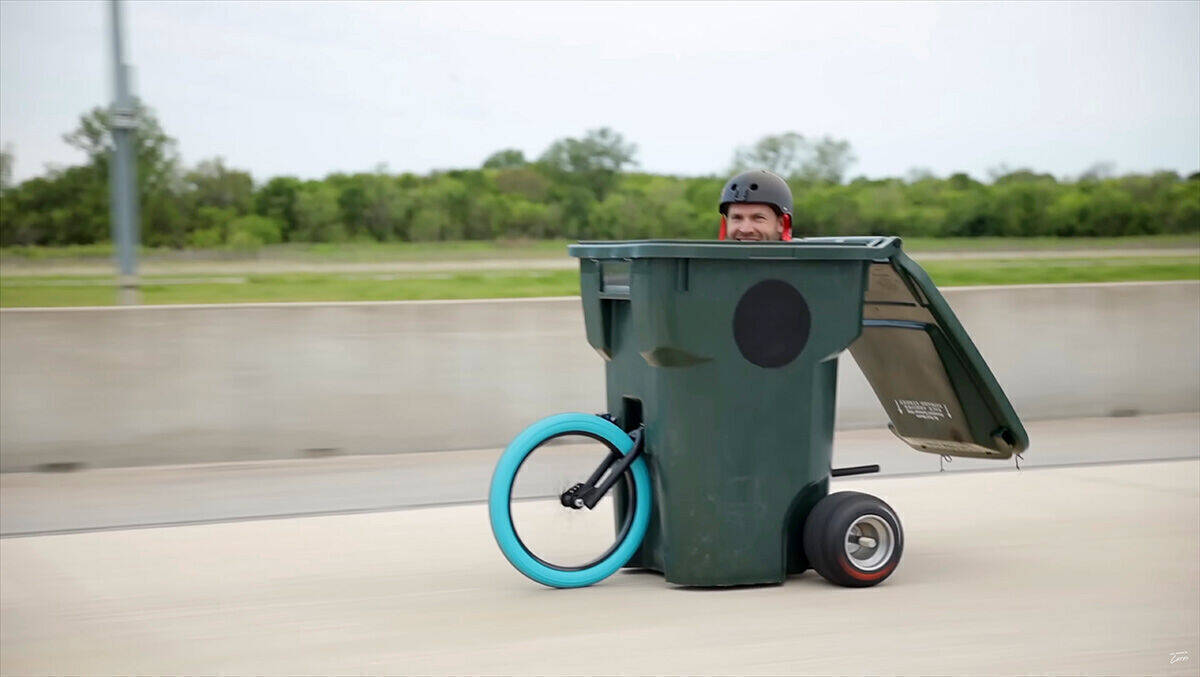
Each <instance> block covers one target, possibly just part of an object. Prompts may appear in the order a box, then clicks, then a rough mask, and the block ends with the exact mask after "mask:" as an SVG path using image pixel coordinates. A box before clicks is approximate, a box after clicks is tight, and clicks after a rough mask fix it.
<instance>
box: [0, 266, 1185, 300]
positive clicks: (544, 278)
mask: <svg viewBox="0 0 1200 677" xmlns="http://www.w3.org/2000/svg"><path fill="white" fill-rule="evenodd" d="M924 268H925V270H926V271H928V272H929V274H930V276H931V277H932V278H933V280H934V282H936V283H937V284H938V286H942V287H951V286H974V285H1012V284H1054V283H1070V282H1130V281H1146V280H1197V279H1200V257H1197V256H1179V257H1174V256H1171V257H1154V258H1150V257H1143V258H1138V257H1110V258H1103V257H1098V258H1086V259H1021V258H1000V259H973V260H939V261H930V262H928V263H927V264H924ZM141 290H142V303H144V304H155V305H157V304H184V303H252V302H289V301H291V302H294V301H395V300H413V299H486V298H521V297H531V296H571V295H576V294H578V293H579V274H578V272H577V271H575V270H550V271H511V270H497V271H490V272H480V273H472V272H456V273H411V274H362V273H358V274H347V273H284V274H266V275H245V276H239V277H236V278H231V277H229V276H226V275H213V276H200V275H189V276H187V277H178V276H176V277H172V276H150V277H144V278H143V279H142V288H141ZM115 301H116V291H115V288H114V286H113V278H111V277H110V276H55V277H7V278H6V277H3V276H0V307H5V308H16V307H34V306H38V307H62V306H103V305H113V304H114V303H115Z"/></svg>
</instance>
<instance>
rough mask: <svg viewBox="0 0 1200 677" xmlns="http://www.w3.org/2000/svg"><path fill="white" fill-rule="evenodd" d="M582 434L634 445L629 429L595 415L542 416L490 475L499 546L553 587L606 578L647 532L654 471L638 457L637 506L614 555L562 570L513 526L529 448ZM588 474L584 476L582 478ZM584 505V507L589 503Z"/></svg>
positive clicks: (623, 446) (628, 447)
mask: <svg viewBox="0 0 1200 677" xmlns="http://www.w3.org/2000/svg"><path fill="white" fill-rule="evenodd" d="M572 433H574V434H580V435H588V436H591V437H596V438H600V439H602V440H605V441H607V442H608V443H609V444H611V445H612V446H613V447H615V448H616V449H617V450H618V451H620V452H621V453H622V454H628V453H629V452H630V451H632V450H633V440H632V439H630V437H629V435H628V434H626V433H625V431H623V430H621V429H620V428H618V427H617V426H616V425H614V424H613V423H611V422H609V421H606V420H605V419H603V418H600V417H599V416H595V415H593V414H576V413H572V414H556V415H554V416H550V417H547V418H544V419H542V420H540V421H538V422H537V423H534V424H533V425H531V426H529V427H528V428H526V429H525V430H524V431H522V432H521V434H520V435H517V437H516V439H514V440H513V441H512V443H511V444H509V445H508V448H507V449H505V450H504V453H503V454H501V455H500V461H499V462H498V463H497V464H496V471H495V473H494V474H493V475H492V486H491V490H490V491H489V493H488V516H489V518H490V519H491V523H492V535H494V536H495V537H496V543H497V544H498V545H499V546H500V551H501V552H503V553H504V556H505V557H506V558H507V559H508V561H509V562H510V563H511V564H512V565H513V566H514V567H516V569H517V571H520V572H521V573H522V574H525V575H526V576H528V577H529V578H531V579H533V580H535V581H537V582H538V583H541V584H543V585H548V586H550V587H553V588H581V587H584V586H587V585H591V584H593V583H598V582H599V581H602V580H604V579H605V578H608V577H609V576H611V575H613V574H614V573H615V572H616V571H617V569H620V568H621V567H622V566H624V565H625V563H626V562H628V561H629V558H630V557H632V556H633V553H634V552H635V551H636V550H637V549H638V546H639V545H641V544H642V538H644V537H645V535H646V525H647V524H648V523H649V521H650V473H649V471H648V470H646V462H645V461H644V460H643V459H641V458H638V459H637V460H635V461H634V462H633V463H631V464H630V466H629V468H628V470H627V471H626V472H629V473H631V474H632V477H633V486H634V495H635V496H636V505H635V506H634V508H633V511H634V512H633V519H632V521H631V522H630V525H629V530H628V531H627V532H626V534H625V538H624V540H622V541H621V543H620V544H618V545H617V546H616V547H615V549H613V550H612V552H611V554H609V555H608V556H607V557H605V558H604V559H602V560H599V561H597V562H595V563H593V564H592V565H591V566H588V567H587V568H582V569H559V568H556V567H553V566H547V565H546V564H545V563H544V562H541V561H539V560H538V559H537V558H535V557H534V556H533V555H532V554H531V553H530V552H529V551H528V550H527V549H526V548H525V546H524V544H522V543H521V539H520V538H518V537H517V532H516V529H515V528H514V527H513V522H512V513H511V512H510V511H509V502H510V500H511V493H512V485H513V480H514V479H515V478H516V475H517V470H518V469H519V468H520V467H521V463H522V462H523V461H524V460H525V457H527V456H528V455H529V454H530V452H532V451H533V450H534V449H536V448H537V447H538V446H539V445H541V444H542V443H543V442H545V441H546V440H548V439H550V438H552V437H556V436H559V435H565V434H572ZM585 479H586V478H584V477H581V478H579V481H581V482H582V481H583V480H585ZM565 509H566V508H564V510H565ZM585 509H586V508H585Z"/></svg>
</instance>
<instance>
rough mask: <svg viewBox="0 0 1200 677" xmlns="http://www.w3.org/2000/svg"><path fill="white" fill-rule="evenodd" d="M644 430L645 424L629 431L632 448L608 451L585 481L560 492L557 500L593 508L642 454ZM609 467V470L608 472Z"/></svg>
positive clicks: (568, 504) (568, 505)
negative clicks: (625, 452)
mask: <svg viewBox="0 0 1200 677" xmlns="http://www.w3.org/2000/svg"><path fill="white" fill-rule="evenodd" d="M645 430H646V426H644V425H640V426H638V428H637V430H634V431H633V432H631V433H629V437H630V438H631V439H632V440H633V448H632V449H630V450H629V453H628V454H621V453H620V452H618V451H611V452H609V454H608V456H607V457H606V458H605V459H604V461H603V462H601V463H600V465H599V466H598V467H597V468H596V470H595V471H594V472H593V473H592V475H591V476H590V477H588V478H587V481H585V482H580V483H578V484H576V485H574V486H572V487H571V488H570V489H567V490H566V491H564V492H562V494H561V495H559V497H558V500H559V502H560V503H562V505H563V507H565V508H571V509H572V510H581V509H583V508H587V509H588V510H591V509H592V508H595V507H596V504H597V503H599V502H600V499H602V498H604V495H605V494H607V493H608V490H609V489H612V487H613V485H614V484H616V483H617V480H619V479H621V475H623V474H625V471H626V470H627V469H628V468H629V466H630V465H631V464H632V463H633V462H634V461H635V460H637V458H638V457H639V456H641V455H642V448H643V444H642V441H643V439H644V438H645ZM610 469H611V472H609V471H610ZM606 472H607V473H608V475H607V476H605V473H606ZM601 477H603V478H604V480H603V481H601V479H600V478H601ZM597 482H599V484H597Z"/></svg>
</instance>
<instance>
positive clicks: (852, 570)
mask: <svg viewBox="0 0 1200 677" xmlns="http://www.w3.org/2000/svg"><path fill="white" fill-rule="evenodd" d="M838 564H841V565H842V570H843V571H845V572H846V573H848V574H850V575H851V576H852V577H854V578H856V579H858V580H860V581H877V580H879V579H881V578H883V577H884V576H887V575H888V574H890V573H891V572H892V569H895V568H896V562H895V560H893V561H892V563H891V564H888V565H887V566H885V567H884V568H882V569H880V570H879V571H872V572H870V573H868V572H866V571H862V570H861V569H859V568H858V567H855V566H854V565H853V564H851V563H850V562H849V561H848V560H847V559H846V558H845V557H839V558H838Z"/></svg>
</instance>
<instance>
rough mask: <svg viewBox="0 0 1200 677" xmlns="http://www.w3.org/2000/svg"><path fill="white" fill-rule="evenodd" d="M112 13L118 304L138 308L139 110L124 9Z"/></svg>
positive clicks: (113, 1)
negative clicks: (136, 133) (124, 31)
mask: <svg viewBox="0 0 1200 677" xmlns="http://www.w3.org/2000/svg"><path fill="white" fill-rule="evenodd" d="M109 6H110V8H111V9H112V48H113V50H112V54H113V89H114V95H113V104H112V109H111V110H110V115H111V119H112V135H113V155H112V166H111V168H110V169H111V172H110V176H109V186H110V188H111V189H112V210H111V213H112V228H113V242H114V243H115V244H116V246H117V262H118V264H119V266H120V273H119V277H118V282H117V283H118V288H117V303H119V304H121V305H136V304H137V303H138V301H139V299H138V296H139V294H138V277H137V243H138V193H137V164H136V162H135V159H134V140H135V139H134V131H135V130H136V129H137V118H136V109H135V108H134V104H133V97H132V96H131V95H130V94H129V66H128V65H126V64H125V59H124V56H123V54H122V51H123V50H122V42H121V6H120V2H119V0H110V2H109Z"/></svg>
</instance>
